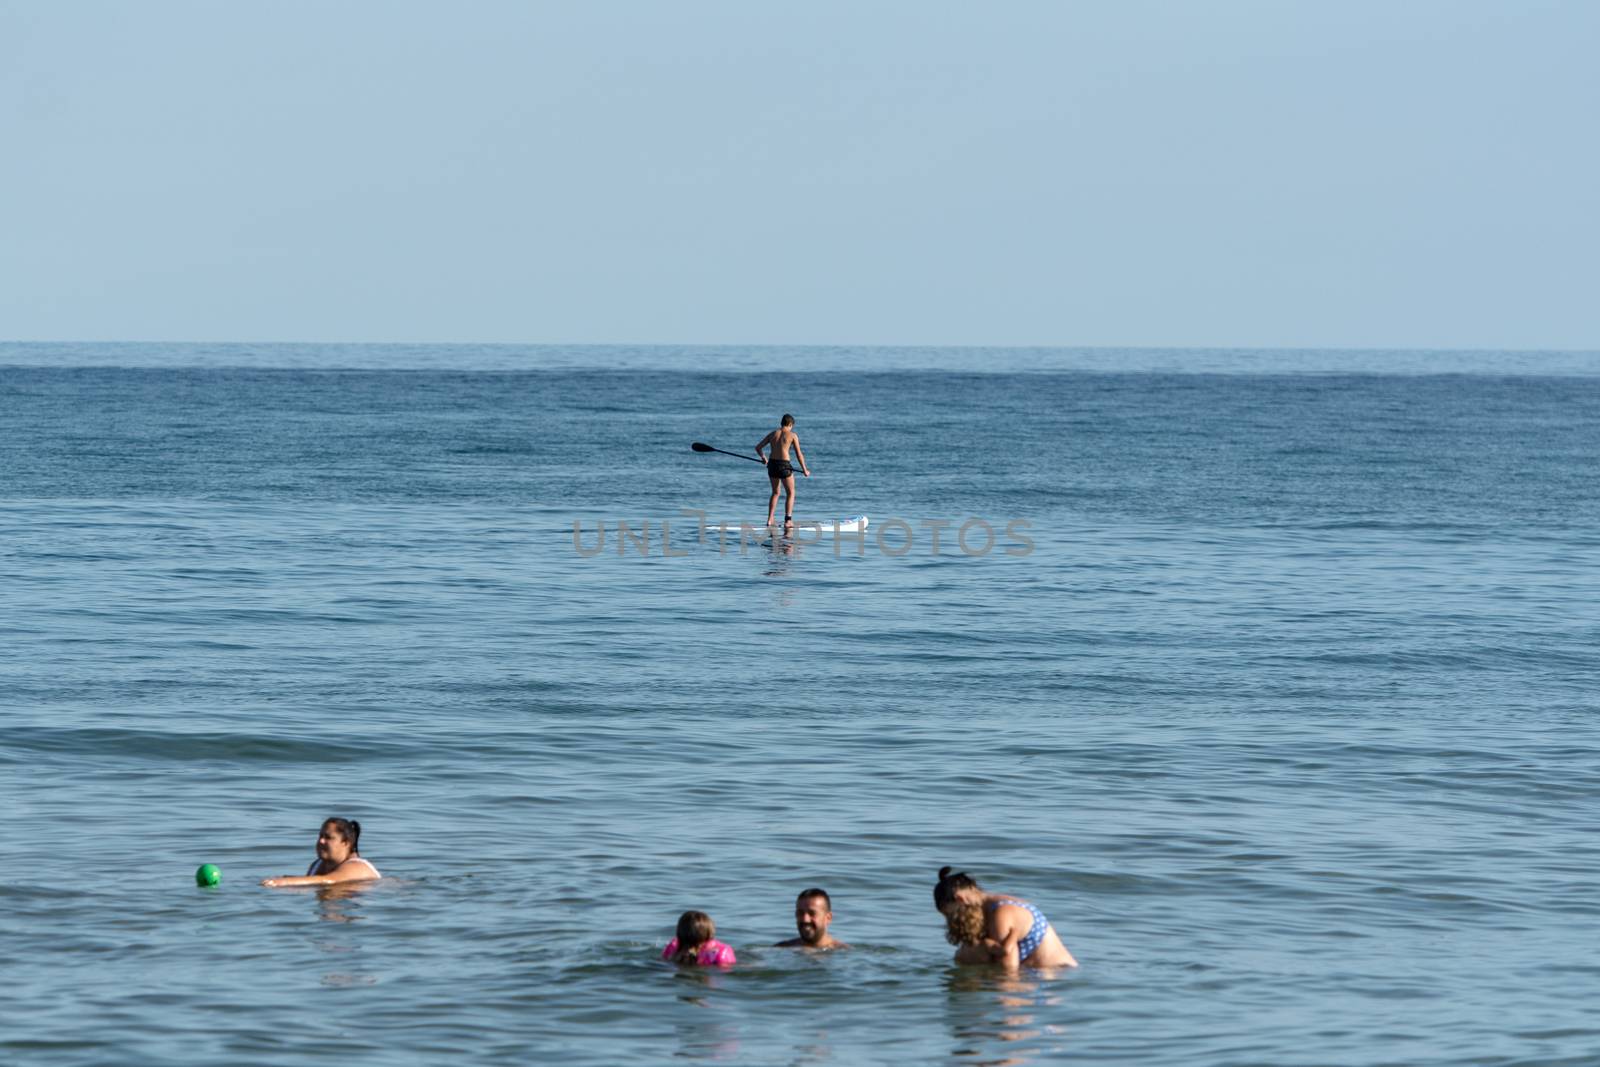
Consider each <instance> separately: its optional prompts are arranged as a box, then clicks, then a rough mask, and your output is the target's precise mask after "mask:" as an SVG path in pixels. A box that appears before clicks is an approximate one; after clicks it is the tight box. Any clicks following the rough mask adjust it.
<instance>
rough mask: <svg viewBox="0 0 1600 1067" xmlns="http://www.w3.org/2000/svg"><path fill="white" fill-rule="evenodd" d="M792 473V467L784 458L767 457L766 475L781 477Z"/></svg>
mask: <svg viewBox="0 0 1600 1067" xmlns="http://www.w3.org/2000/svg"><path fill="white" fill-rule="evenodd" d="M793 473H794V468H793V467H791V466H790V465H789V461H788V460H786V459H769V460H768V461H767V477H769V478H778V479H783V478H787V477H789V476H790V475H791V474H793Z"/></svg>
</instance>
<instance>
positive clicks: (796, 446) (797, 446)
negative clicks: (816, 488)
mask: <svg viewBox="0 0 1600 1067" xmlns="http://www.w3.org/2000/svg"><path fill="white" fill-rule="evenodd" d="M794 454H795V455H796V456H798V457H799V459H800V473H801V474H804V475H805V476H806V477H807V478H809V477H811V468H810V467H807V466H806V454H805V453H804V452H802V451H800V435H799V434H795V437H794Z"/></svg>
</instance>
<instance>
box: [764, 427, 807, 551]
mask: <svg viewBox="0 0 1600 1067" xmlns="http://www.w3.org/2000/svg"><path fill="white" fill-rule="evenodd" d="M768 445H771V446H772V457H771V458H770V459H769V458H767V457H766V456H763V455H761V450H762V449H763V448H766V447H767V446H768ZM791 448H792V449H794V455H795V458H796V459H798V460H799V461H800V473H801V474H804V475H805V476H806V477H807V478H809V477H811V470H810V468H809V467H807V466H806V454H805V453H804V452H802V451H800V436H799V435H798V434H796V433H795V432H794V416H793V415H790V414H787V413H785V415H784V416H783V419H782V421H780V422H779V423H778V428H777V429H776V430H773V431H772V432H771V433H769V434H767V436H765V437H763V438H762V439H761V443H760V444H758V445H756V455H757V456H758V457H760V459H761V461H762V462H763V463H765V464H766V465H767V479H768V480H769V481H770V482H772V496H770V497H768V498H767V525H768V526H771V525H772V513H773V511H774V510H776V509H777V506H778V489H779V488H780V487H782V489H783V525H784V526H785V527H789V526H793V525H794V466H793V465H792V464H791V463H790V462H789V449H791Z"/></svg>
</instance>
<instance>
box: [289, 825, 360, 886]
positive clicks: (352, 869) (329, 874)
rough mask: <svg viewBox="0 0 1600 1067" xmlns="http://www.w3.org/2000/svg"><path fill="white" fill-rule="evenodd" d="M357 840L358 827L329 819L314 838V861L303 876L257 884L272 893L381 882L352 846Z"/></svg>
mask: <svg viewBox="0 0 1600 1067" xmlns="http://www.w3.org/2000/svg"><path fill="white" fill-rule="evenodd" d="M360 840H361V824H360V823H358V822H356V821H355V820H354V819H329V820H327V821H326V822H324V823H323V824H322V832H321V833H320V834H318V835H317V859H316V862H314V863H312V864H311V866H310V867H308V868H306V873H305V874H304V875H303V876H301V875H293V874H286V875H283V876H281V877H279V878H268V879H266V880H265V881H263V882H262V883H261V884H262V885H264V886H267V887H269V888H272V889H278V888H281V887H283V886H296V885H333V884H335V883H336V882H370V881H372V880H373V879H376V878H382V877H383V875H381V874H379V873H378V868H376V867H374V866H373V865H372V864H371V862H370V861H368V860H365V859H363V858H362V857H361V854H360V853H359V852H357V850H356V843H357V842H359V841H360Z"/></svg>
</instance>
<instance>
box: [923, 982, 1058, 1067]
mask: <svg viewBox="0 0 1600 1067" xmlns="http://www.w3.org/2000/svg"><path fill="white" fill-rule="evenodd" d="M1061 973H1062V972H1060V971H1054V970H1050V971H1036V972H1030V973H1023V974H1008V973H1006V972H1004V971H1000V970H997V969H995V968H989V967H953V968H951V969H950V971H948V972H947V973H946V975H945V995H946V1000H945V1021H946V1023H947V1025H948V1026H949V1027H950V1038H951V1047H950V1055H951V1056H953V1057H955V1058H958V1059H960V1060H962V1061H964V1062H971V1063H974V1064H981V1065H983V1067H1002V1065H1006V1067H1009V1065H1013V1064H1024V1063H1032V1062H1034V1061H1035V1060H1037V1059H1038V1058H1040V1057H1046V1058H1050V1057H1055V1056H1058V1055H1061V1054H1062V1053H1063V1051H1064V1046H1063V1045H1062V1044H1061V1043H1060V1041H1059V1038H1060V1037H1061V1033H1062V1031H1061V1028H1060V1027H1058V1026H1041V1025H1038V1023H1037V1015H1036V1013H1037V1012H1038V1011H1039V1010H1040V1009H1041V1008H1055V1007H1059V1006H1060V1004H1061V1002H1062V998H1061V996H1060V994H1059V993H1058V992H1057V991H1056V990H1055V989H1054V988H1053V985H1052V979H1055V978H1057V977H1059V976H1060V975H1061ZM997 1044H998V1045H1000V1046H1012V1047H995V1046H996V1045H997ZM1018 1046H1020V1047H1018Z"/></svg>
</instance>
